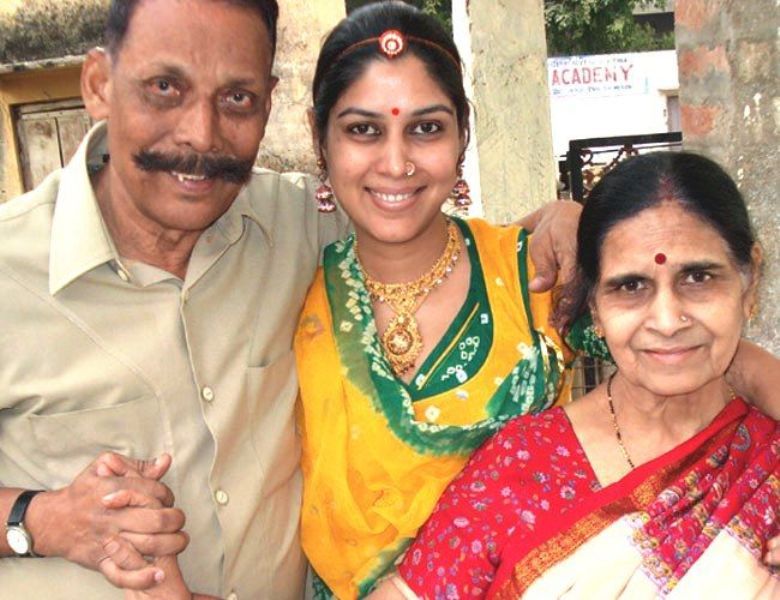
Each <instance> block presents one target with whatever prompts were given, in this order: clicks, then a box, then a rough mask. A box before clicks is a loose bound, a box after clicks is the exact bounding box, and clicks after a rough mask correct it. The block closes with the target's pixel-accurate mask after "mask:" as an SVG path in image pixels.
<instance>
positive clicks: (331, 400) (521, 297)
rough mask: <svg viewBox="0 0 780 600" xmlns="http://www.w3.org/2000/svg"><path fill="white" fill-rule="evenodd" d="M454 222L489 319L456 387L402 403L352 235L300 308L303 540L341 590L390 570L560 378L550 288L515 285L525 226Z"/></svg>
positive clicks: (522, 271) (357, 589)
mask: <svg viewBox="0 0 780 600" xmlns="http://www.w3.org/2000/svg"><path fill="white" fill-rule="evenodd" d="M456 222H457V223H458V225H459V226H460V227H461V228H462V230H463V232H464V238H466V239H468V237H467V234H469V235H470V236H473V239H474V241H475V243H476V250H477V254H478V257H479V263H480V264H479V266H480V267H481V270H482V273H483V280H484V285H485V288H486V293H487V297H488V300H489V306H490V310H491V313H492V327H493V329H492V344H491V347H490V349H489V351H488V354H487V357H486V359H485V361H484V363H483V364H482V365H481V367H480V368H479V370H478V371H477V372H475V373H473V374H471V376H470V377H469V378H468V379H466V380H465V381H462V382H460V383H459V384H458V385H457V386H455V387H453V388H452V389H448V390H446V391H444V392H442V393H437V394H435V395H432V396H430V397H426V398H422V399H419V400H417V401H416V402H412V401H411V398H410V395H409V392H408V390H407V388H406V387H405V386H404V385H403V384H402V383H401V382H399V381H398V380H396V379H395V378H394V377H393V376H392V372H391V371H390V369H389V366H388V365H387V362H386V360H385V359H384V356H383V355H382V351H381V347H380V346H379V343H378V340H377V336H376V327H375V324H374V321H373V315H372V312H371V304H370V301H369V298H368V295H367V293H366V291H365V287H364V286H363V283H362V280H361V274H360V271H359V269H358V268H357V264H356V262H355V260H354V253H353V249H352V240H351V239H347V240H345V241H343V242H338V243H337V244H334V245H333V246H331V247H329V248H328V249H327V250H326V255H325V260H324V267H323V268H322V269H320V270H319V271H318V273H317V275H316V278H315V280H314V283H313V284H312V287H311V289H310V290H309V295H308V297H307V300H306V304H305V306H304V309H303V312H302V315H301V319H300V322H299V327H298V331H297V334H296V340H295V351H296V357H297V361H298V373H299V378H300V386H301V402H300V404H299V428H300V434H301V436H302V445H303V456H302V466H303V473H304V494H303V509H302V517H301V537H302V544H303V548H304V551H305V552H306V555H307V557H308V558H309V561H310V562H311V564H312V567H313V569H314V571H315V572H316V574H317V575H318V576H319V577H320V578H322V580H323V581H324V583H325V584H326V585H327V586H328V587H329V588H330V590H331V591H332V592H333V593H334V594H335V595H336V596H337V597H339V598H355V597H359V596H361V595H363V594H365V593H367V592H368V591H369V590H370V589H371V587H372V586H373V585H374V583H375V582H376V579H377V578H378V577H381V576H382V575H384V574H385V573H386V572H387V571H388V570H389V568H391V567H392V565H393V564H394V562H395V561H396V560H397V559H398V557H399V556H400V555H401V554H402V553H403V551H404V549H405V548H406V547H407V545H408V544H409V542H410V541H411V540H412V539H413V538H414V536H415V535H416V532H417V530H418V528H419V527H420V526H421V525H422V524H423V523H424V522H425V520H426V519H427V518H428V516H429V515H430V513H431V512H432V510H433V508H434V506H435V504H436V501H437V499H438V497H439V495H440V494H441V492H442V491H443V490H444V488H445V487H446V486H447V485H448V484H449V482H450V481H451V480H452V479H453V478H454V477H455V476H456V475H457V474H458V472H459V471H460V470H461V469H462V467H463V466H464V464H465V462H466V460H467V459H468V457H469V455H470V454H471V452H473V451H474V450H475V449H476V448H477V447H478V446H479V445H480V444H481V442H482V441H483V440H484V439H486V438H487V437H488V436H489V435H491V434H492V433H493V432H494V431H496V430H497V429H498V428H499V427H500V426H501V425H502V424H503V423H504V422H505V421H506V420H508V419H510V418H511V417H513V416H515V415H517V414H525V413H527V412H533V411H537V410H541V409H544V408H547V407H549V406H550V405H552V403H553V402H554V401H555V399H556V398H557V397H558V395H559V393H560V392H561V389H562V387H563V386H562V377H561V375H562V373H563V369H564V357H563V354H562V351H561V348H562V347H563V345H562V344H561V343H560V340H559V339H558V336H557V334H556V333H555V332H554V330H552V328H550V327H549V326H548V324H547V323H548V318H549V314H550V311H551V301H550V296H549V294H535V295H534V296H533V297H531V296H530V294H529V293H528V291H527V282H528V281H529V280H530V277H531V276H532V275H533V274H532V272H530V269H532V265H531V261H530V260H528V258H527V256H526V249H527V235H526V233H525V232H524V231H521V230H518V229H516V228H511V227H510V228H497V227H493V226H490V225H488V224H487V223H485V222H484V221H478V220H472V221H469V222H468V225H466V224H465V222H462V221H456ZM472 260H473V258H472ZM473 267H474V266H473V265H472V268H473ZM455 341H457V340H455ZM320 591H322V592H325V591H326V590H320Z"/></svg>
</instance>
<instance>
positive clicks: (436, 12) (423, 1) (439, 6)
mask: <svg viewBox="0 0 780 600" xmlns="http://www.w3.org/2000/svg"><path fill="white" fill-rule="evenodd" d="M404 1H405V2H406V3H407V4H411V5H413V6H416V7H417V8H419V9H421V10H422V11H423V12H424V13H427V14H429V15H433V16H434V17H437V18H438V19H439V20H440V21H441V22H442V23H443V24H444V26H445V27H446V28H447V31H452V0H404ZM375 2H377V0H347V12H348V13H349V12H351V11H353V10H355V9H356V8H358V7H360V6H365V5H366V4H374V3H375Z"/></svg>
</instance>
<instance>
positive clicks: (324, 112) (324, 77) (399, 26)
mask: <svg viewBox="0 0 780 600" xmlns="http://www.w3.org/2000/svg"><path fill="white" fill-rule="evenodd" d="M390 29H395V30H397V31H399V32H401V33H402V34H403V35H404V36H411V37H412V38H417V39H418V40H425V42H420V41H415V40H414V39H411V40H408V49H407V50H405V52H409V53H411V54H413V55H414V56H416V57H417V58H419V59H420V60H421V61H422V62H423V64H424V65H425V68H426V70H427V72H428V74H429V75H430V76H431V78H433V80H434V81H436V82H437V83H438V84H439V86H440V87H441V89H442V91H443V92H444V93H445V94H446V95H447V97H448V98H449V99H450V101H451V102H452V103H453V105H454V106H455V113H456V116H457V121H458V128H459V130H460V132H461V135H463V136H464V139H468V130H469V103H468V99H467V98H466V92H465V90H464V88H463V73H462V70H461V59H460V54H459V53H458V49H457V47H456V46H455V42H454V41H453V39H452V36H451V35H450V34H449V33H448V32H447V31H446V30H445V29H444V27H443V26H442V25H441V23H439V21H438V20H436V18H435V17H432V16H430V15H427V14H425V13H423V12H422V11H420V10H419V9H417V8H415V7H414V6H411V5H409V4H405V3H403V2H398V1H388V2H377V3H374V4H369V5H366V6H363V7H361V8H359V9H357V10H355V11H353V12H352V13H351V14H350V15H349V16H348V17H347V18H345V19H343V20H342V21H341V22H340V23H339V24H338V25H336V27H335V28H334V29H333V31H331V32H330V34H328V37H327V38H326V39H325V43H324V44H323V46H322V50H320V55H319V58H318V59H317V69H316V71H315V73H314V83H313V85H312V97H313V104H314V125H315V127H316V130H317V133H318V134H319V138H320V140H322V139H323V137H324V135H325V131H326V130H327V125H328V117H329V115H330V111H331V109H332V108H333V106H334V105H335V104H336V102H338V100H339V98H340V97H341V95H342V94H343V93H344V92H345V91H346V90H347V88H348V87H349V86H350V85H352V84H353V83H354V82H355V81H357V79H359V78H360V76H361V75H362V74H363V72H364V71H365V70H366V68H367V66H368V64H369V63H370V62H371V61H374V60H381V59H384V60H392V59H387V58H386V57H385V56H384V55H383V54H382V53H381V52H380V50H379V45H378V44H365V45H360V46H356V47H354V48H351V49H349V50H348V51H347V52H345V50H347V49H348V48H350V46H353V45H354V44H358V43H359V42H364V41H365V40H368V39H371V38H378V37H379V36H380V35H382V34H383V33H384V32H385V31H387V30H390Z"/></svg>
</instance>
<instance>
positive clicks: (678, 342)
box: [374, 153, 780, 599]
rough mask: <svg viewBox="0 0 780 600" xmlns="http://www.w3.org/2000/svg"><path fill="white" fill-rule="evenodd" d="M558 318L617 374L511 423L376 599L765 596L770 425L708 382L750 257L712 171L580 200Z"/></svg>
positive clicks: (719, 381)
mask: <svg viewBox="0 0 780 600" xmlns="http://www.w3.org/2000/svg"><path fill="white" fill-rule="evenodd" d="M578 252H579V256H578V268H579V273H580V280H581V285H580V289H579V301H578V302H576V303H575V305H574V311H573V312H574V314H573V315H569V316H570V317H572V316H576V315H577V314H580V313H582V312H586V311H590V313H591V315H592V316H593V320H594V322H595V324H596V326H597V328H598V330H599V332H600V333H601V335H603V337H604V339H605V340H606V343H607V346H608V347H609V350H610V352H611V353H612V356H613V357H614V359H615V363H616V366H617V370H616V371H615V373H614V374H613V375H612V376H610V377H609V379H608V381H607V382H606V384H604V385H602V386H600V387H599V388H597V389H596V390H594V391H593V392H591V393H590V394H588V395H587V396H585V397H584V398H582V399H581V400H579V401H577V402H575V403H573V404H570V405H568V406H566V407H565V408H554V409H552V410H549V411H547V412H545V413H542V414H539V415H535V416H525V417H519V418H517V419H515V420H513V421H512V422H511V423H509V424H508V425H507V426H506V427H505V428H504V429H503V430H502V431H501V432H499V433H498V434H497V435H496V436H495V437H494V438H493V439H492V440H491V441H490V442H489V443H487V444H486V445H485V446H483V447H482V448H481V449H480V450H479V451H477V453H476V454H475V455H474V456H473V457H472V459H471V461H470V463H469V464H468V466H467V467H466V469H465V470H464V471H463V472H462V474H461V475H460V476H459V477H458V478H457V479H456V480H455V481H454V482H453V483H452V484H451V485H450V487H449V488H448V490H447V491H446V492H445V493H444V495H443V496H442V498H441V499H440V501H439V504H438V506H437V508H436V510H435V511H434V513H433V515H432V516H431V518H430V520H429V521H428V523H427V524H426V526H425V527H424V528H423V529H422V531H421V532H420V534H419V536H418V537H417V539H416V541H415V542H414V544H413V545H412V546H411V548H410V549H409V551H408V552H407V554H406V556H405V559H404V561H403V563H402V564H401V565H400V567H399V569H398V573H397V575H395V576H393V577H392V578H391V579H389V580H386V581H385V582H384V583H383V584H382V586H381V587H380V589H379V590H378V591H377V592H375V596H374V597H376V598H392V597H398V598H401V597H407V598H414V597H423V598H479V597H484V596H486V595H487V596H488V597H496V598H545V599H548V598H560V597H564V596H565V597H577V598H602V599H603V598H651V597H657V596H659V595H663V596H666V595H668V596H669V597H679V598H693V597H697V598H705V597H718V598H754V597H755V598H770V597H772V598H777V597H778V594H780V579H778V578H777V571H774V570H773V569H772V568H770V567H767V566H766V564H764V562H763V561H762V557H763V553H764V552H765V551H766V545H767V541H768V540H769V539H770V537H772V536H775V535H777V533H778V518H777V515H778V512H779V511H780V429H779V428H778V423H777V421H775V420H773V419H771V418H770V417H767V416H765V415H764V414H762V413H761V412H759V411H758V410H757V409H755V408H752V407H750V406H749V405H747V404H746V403H745V402H744V401H743V400H742V399H741V398H739V397H737V396H736V395H735V393H734V390H733V389H732V388H731V387H730V385H729V384H728V383H727V382H726V380H725V379H724V373H725V371H726V369H727V368H728V366H729V364H730V362H731V360H732V358H733V356H734V353H735V351H736V348H737V344H738V343H739V340H740V336H741V331H742V327H743V325H744V323H745V321H746V320H747V319H748V318H749V317H750V315H751V314H752V312H753V311H754V309H755V306H756V287H757V284H758V275H759V266H760V262H761V251H760V248H759V246H758V245H757V244H756V243H755V241H754V238H753V234H752V232H751V228H750V224H749V222H748V216H747V211H746V210H745V205H744V203H743V201H742V198H741V197H740V194H739V192H738V190H737V188H736V186H735V185H734V183H733V181H732V180H731V179H730V178H729V177H728V176H727V175H726V174H725V173H724V172H723V171H722V170H721V169H720V168H719V167H718V166H717V165H715V164H714V163H713V162H711V161H710V160H708V159H706V158H703V157H701V156H697V155H693V154H688V153H657V154H650V155H645V156H641V157H637V158H634V159H631V160H629V161H627V162H625V163H623V164H621V165H620V166H618V167H617V168H616V169H615V170H614V171H613V172H612V173H611V174H609V175H608V176H607V177H605V178H604V180H603V181H602V182H601V183H600V184H599V185H598V186H597V187H596V188H595V189H594V190H593V192H592V194H591V196H590V198H589V201H588V204H587V205H586V207H585V210H584V212H583V215H582V220H581V223H580V228H579V233H578Z"/></svg>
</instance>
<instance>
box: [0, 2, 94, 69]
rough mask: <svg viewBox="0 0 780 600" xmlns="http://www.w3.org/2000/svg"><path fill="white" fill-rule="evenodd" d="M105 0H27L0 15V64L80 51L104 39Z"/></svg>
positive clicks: (53, 56) (76, 53) (80, 52)
mask: <svg viewBox="0 0 780 600" xmlns="http://www.w3.org/2000/svg"><path fill="white" fill-rule="evenodd" d="M107 6H108V2H107V0H59V1H57V0H48V1H47V0H27V1H26V2H24V4H22V5H21V6H20V7H19V8H18V9H17V10H16V12H12V13H4V14H2V15H0V64H1V63H12V62H21V61H28V60H39V59H43V58H55V57H60V56H65V55H68V54H75V55H78V54H83V53H84V52H86V51H87V50H89V48H91V47H93V46H96V45H99V44H100V43H101V42H102V40H103V27H104V23H105V19H106V9H107Z"/></svg>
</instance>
